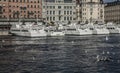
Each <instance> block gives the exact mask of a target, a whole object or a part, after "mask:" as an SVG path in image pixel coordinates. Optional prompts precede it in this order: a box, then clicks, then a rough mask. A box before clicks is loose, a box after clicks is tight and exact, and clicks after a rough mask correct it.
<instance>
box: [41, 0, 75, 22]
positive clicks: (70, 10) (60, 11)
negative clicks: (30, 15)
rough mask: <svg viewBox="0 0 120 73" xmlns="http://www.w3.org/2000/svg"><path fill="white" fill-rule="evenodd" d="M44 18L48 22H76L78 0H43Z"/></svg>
mask: <svg viewBox="0 0 120 73" xmlns="http://www.w3.org/2000/svg"><path fill="white" fill-rule="evenodd" d="M42 2H43V3H42V4H43V8H42V9H43V10H42V11H43V13H42V15H43V18H44V19H45V20H46V21H48V22H51V21H53V22H59V21H60V22H68V21H70V22H74V21H75V18H76V0H43V1H42Z"/></svg>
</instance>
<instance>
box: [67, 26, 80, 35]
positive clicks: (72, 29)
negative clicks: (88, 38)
mask: <svg viewBox="0 0 120 73" xmlns="http://www.w3.org/2000/svg"><path fill="white" fill-rule="evenodd" d="M65 35H67V36H68V35H71V36H79V35H80V33H79V31H78V29H77V28H76V24H71V25H69V26H66V27H65Z"/></svg>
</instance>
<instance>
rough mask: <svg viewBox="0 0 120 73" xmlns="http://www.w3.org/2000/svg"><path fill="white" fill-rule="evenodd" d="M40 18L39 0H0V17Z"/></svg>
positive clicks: (40, 3) (40, 4) (40, 7)
mask: <svg viewBox="0 0 120 73" xmlns="http://www.w3.org/2000/svg"><path fill="white" fill-rule="evenodd" d="M19 18H24V19H36V18H38V19H41V18H42V2H41V0H0V19H19Z"/></svg>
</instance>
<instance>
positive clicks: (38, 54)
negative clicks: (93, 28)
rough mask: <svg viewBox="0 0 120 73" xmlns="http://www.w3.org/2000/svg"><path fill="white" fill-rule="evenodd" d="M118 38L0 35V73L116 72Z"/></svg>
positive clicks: (119, 50)
mask: <svg viewBox="0 0 120 73" xmlns="http://www.w3.org/2000/svg"><path fill="white" fill-rule="evenodd" d="M119 37H120V35H116V34H114V35H89V36H69V37H67V36H66V37H41V38H27V37H17V36H0V43H1V44H0V73H120V38H119ZM98 57H99V58H104V57H107V58H110V60H109V61H98Z"/></svg>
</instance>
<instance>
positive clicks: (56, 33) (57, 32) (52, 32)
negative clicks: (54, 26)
mask: <svg viewBox="0 0 120 73" xmlns="http://www.w3.org/2000/svg"><path fill="white" fill-rule="evenodd" d="M64 35H65V33H64V31H62V30H54V31H51V32H50V36H64Z"/></svg>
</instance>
